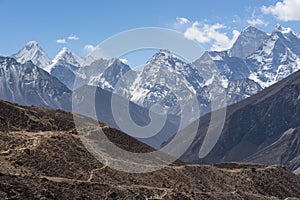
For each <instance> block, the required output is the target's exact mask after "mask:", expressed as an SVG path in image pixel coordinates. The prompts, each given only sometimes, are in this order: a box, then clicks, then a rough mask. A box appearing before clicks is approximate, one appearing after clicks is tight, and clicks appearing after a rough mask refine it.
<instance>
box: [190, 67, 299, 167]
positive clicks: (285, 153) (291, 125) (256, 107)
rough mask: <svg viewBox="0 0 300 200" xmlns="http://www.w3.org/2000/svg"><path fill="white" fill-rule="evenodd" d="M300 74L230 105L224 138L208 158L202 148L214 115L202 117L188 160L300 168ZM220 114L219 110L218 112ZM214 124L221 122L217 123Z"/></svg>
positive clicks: (221, 137) (221, 138) (223, 131)
mask: <svg viewBox="0 0 300 200" xmlns="http://www.w3.org/2000/svg"><path fill="white" fill-rule="evenodd" d="M299 96H300V72H296V73H294V74H293V75H291V76H289V77H288V78H286V79H283V80H282V81H280V82H279V83H277V84H275V85H273V86H271V87H269V88H266V89H265V90H263V91H262V92H260V93H258V94H257V95H254V96H252V97H250V98H248V99H246V100H243V101H241V102H239V103H237V104H234V105H232V106H229V107H228V109H227V116H226V119H225V123H224V128H223V130H222V133H221V136H220V138H219V140H218V142H217V144H216V145H215V147H214V148H213V149H212V151H211V152H210V153H209V154H208V155H207V156H206V157H204V158H202V159H200V158H199V157H198V154H199V149H200V147H201V144H202V142H203V139H204V136H205V135H206V131H207V128H208V124H209V123H210V114H208V115H206V116H204V117H202V118H200V120H199V121H196V122H194V123H199V129H198V135H197V137H196V139H195V140H194V143H193V145H192V146H191V148H190V149H189V151H187V152H186V155H185V156H184V158H185V160H187V161H189V162H196V163H217V162H226V161H251V162H255V163H256V162H259V163H265V164H275V163H276V164H282V165H285V166H287V167H288V168H289V169H290V170H296V169H297V168H299V167H300V162H299V156H300V151H299V147H300V146H299V134H298V130H299V127H300V118H299V114H300V104H299ZM218 112H219V111H216V113H218ZM213 123H218V122H217V121H216V122H213Z"/></svg>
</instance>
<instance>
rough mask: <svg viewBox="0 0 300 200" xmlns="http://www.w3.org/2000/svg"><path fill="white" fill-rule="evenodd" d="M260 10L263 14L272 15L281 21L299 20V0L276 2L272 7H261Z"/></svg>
mask: <svg viewBox="0 0 300 200" xmlns="http://www.w3.org/2000/svg"><path fill="white" fill-rule="evenodd" d="M261 10H262V12H263V13H264V14H272V15H274V16H275V17H276V18H278V19H279V20H282V21H298V20H300V12H299V11H300V1H299V0H283V1H282V2H277V3H276V4H275V5H274V6H262V7H261Z"/></svg>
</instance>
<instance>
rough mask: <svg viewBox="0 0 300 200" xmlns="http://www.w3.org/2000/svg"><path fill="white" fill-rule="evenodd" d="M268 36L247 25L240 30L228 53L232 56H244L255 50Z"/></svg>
mask: <svg viewBox="0 0 300 200" xmlns="http://www.w3.org/2000/svg"><path fill="white" fill-rule="evenodd" d="M268 38H269V36H268V34H266V33H265V32H263V31H261V30H259V29H257V28H255V27H253V26H248V27H246V29H245V30H243V31H242V32H241V34H240V35H239V37H238V39H237V40H236V42H235V43H234V44H233V46H232V48H231V49H230V50H229V55H230V56H232V57H238V58H246V57H247V56H249V55H250V54H251V53H253V52H254V51H256V50H257V49H258V48H259V47H260V46H261V45H262V44H263V43H264V41H266V40H267V39H268Z"/></svg>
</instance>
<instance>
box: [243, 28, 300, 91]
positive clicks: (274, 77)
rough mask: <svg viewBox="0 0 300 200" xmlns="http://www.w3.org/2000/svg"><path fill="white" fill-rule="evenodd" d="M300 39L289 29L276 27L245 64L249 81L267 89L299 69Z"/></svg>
mask: <svg viewBox="0 0 300 200" xmlns="http://www.w3.org/2000/svg"><path fill="white" fill-rule="evenodd" d="M299 46H300V38H299V36H298V35H297V34H296V33H294V32H293V31H292V30H291V29H289V28H283V27H281V26H276V28H275V29H274V31H273V33H272V35H271V36H270V39H268V40H267V41H265V42H264V44H263V45H262V46H261V47H260V48H259V49H258V50H257V51H255V52H254V53H253V54H251V55H250V56H248V57H247V59H246V62H247V64H248V66H249V68H250V70H251V74H250V76H249V78H250V79H252V80H254V81H255V82H257V83H259V84H260V85H261V86H262V87H263V88H265V87H268V86H270V85H272V84H274V83H276V82H278V81H280V80H282V79H283V78H285V77H287V76H288V75H290V74H292V73H294V72H296V71H297V70H299V69H300V59H299V55H300V50H299V49H300V47H299Z"/></svg>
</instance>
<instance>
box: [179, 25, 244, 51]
mask: <svg viewBox="0 0 300 200" xmlns="http://www.w3.org/2000/svg"><path fill="white" fill-rule="evenodd" d="M224 28H226V26H225V25H224V24H219V23H217V24H213V25H209V24H204V25H203V26H200V24H199V22H197V21H196V22H194V23H193V25H192V26H191V27H189V28H188V29H186V31H185V32H184V37H185V38H187V39H190V40H196V41H198V42H200V43H210V44H211V50H214V51H222V50H227V49H229V48H231V47H232V45H233V43H234V42H235V41H236V39H237V37H238V36H239V34H240V32H239V31H237V30H233V31H232V35H233V36H232V39H230V38H229V37H228V36H227V34H226V33H223V32H220V31H219V30H220V29H224Z"/></svg>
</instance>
